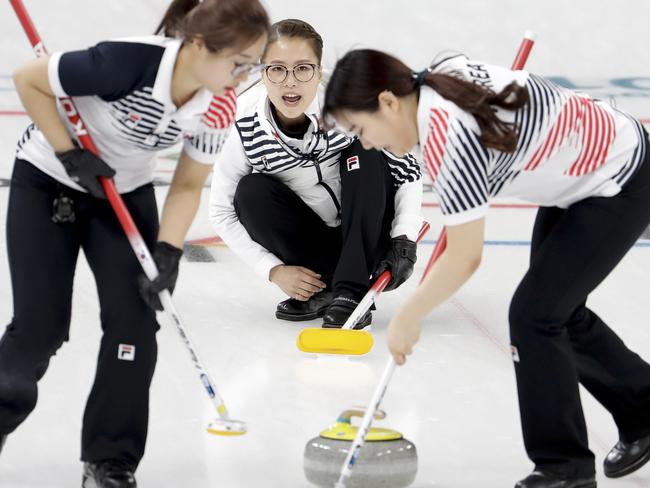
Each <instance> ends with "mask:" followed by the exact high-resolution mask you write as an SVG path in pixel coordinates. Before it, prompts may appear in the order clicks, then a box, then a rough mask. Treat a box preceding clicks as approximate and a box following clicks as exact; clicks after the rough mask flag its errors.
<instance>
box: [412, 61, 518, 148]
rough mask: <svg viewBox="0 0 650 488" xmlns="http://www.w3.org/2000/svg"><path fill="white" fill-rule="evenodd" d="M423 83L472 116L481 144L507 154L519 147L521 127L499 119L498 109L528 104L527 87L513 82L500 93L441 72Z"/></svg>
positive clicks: (514, 108) (514, 107) (427, 78)
mask: <svg viewBox="0 0 650 488" xmlns="http://www.w3.org/2000/svg"><path fill="white" fill-rule="evenodd" d="M422 84H424V85H427V86H429V87H431V88H433V89H434V90H435V91H436V92H437V93H438V94H440V95H441V96H442V97H444V98H446V99H447V100H449V101H451V102H454V103H455V104H456V105H458V106H459V107H460V108H462V109H463V110H464V111H465V112H468V113H470V114H472V115H473V116H474V118H475V119H476V122H477V123H478V126H479V127H480V129H481V142H482V143H483V145H484V146H485V147H490V148H493V149H496V150H498V151H503V152H512V151H514V150H515V149H516V148H517V137H518V133H517V130H518V128H517V127H516V126H515V124H513V123H511V122H504V121H503V120H501V119H500V118H499V117H497V113H496V110H495V107H499V108H503V109H506V110H517V109H519V108H521V107H523V106H524V105H525V104H526V103H527V102H528V92H527V91H526V89H525V88H522V87H521V86H519V85H518V84H517V83H515V82H512V83H510V84H509V85H508V86H506V87H505V88H504V89H503V90H501V91H500V92H499V93H496V92H494V91H493V90H490V89H487V88H484V87H482V86H480V85H477V84H476V83H472V82H471V81H466V80H462V79H460V78H457V77H455V76H451V75H446V74H438V73H428V74H426V75H425V76H424V79H423V80H422Z"/></svg>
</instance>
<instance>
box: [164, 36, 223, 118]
mask: <svg viewBox="0 0 650 488" xmlns="http://www.w3.org/2000/svg"><path fill="white" fill-rule="evenodd" d="M165 44H166V45H165V52H164V53H163V55H162V58H161V60H160V64H159V66H158V73H157V74H156V80H155V82H154V85H153V89H152V93H151V95H152V97H153V98H155V99H156V100H158V101H159V102H160V103H162V104H163V105H164V107H165V112H167V113H173V112H177V113H178V115H179V116H182V115H183V114H185V113H187V114H196V113H203V112H205V111H206V110H207V109H208V107H209V106H210V102H211V101H212V97H213V94H212V93H211V92H210V91H208V90H207V89H205V88H201V89H200V90H199V91H197V92H196V93H195V94H194V96H193V97H192V98H191V99H190V100H188V101H187V102H186V103H185V104H183V106H181V107H180V108H178V107H176V105H175V104H174V102H173V101H172V77H173V75H174V66H175V65H176V59H177V58H178V53H179V52H180V49H181V46H182V45H183V41H182V40H181V39H168V40H167V42H166V43H165Z"/></svg>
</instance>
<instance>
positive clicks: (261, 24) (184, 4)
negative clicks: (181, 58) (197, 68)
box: [156, 0, 270, 52]
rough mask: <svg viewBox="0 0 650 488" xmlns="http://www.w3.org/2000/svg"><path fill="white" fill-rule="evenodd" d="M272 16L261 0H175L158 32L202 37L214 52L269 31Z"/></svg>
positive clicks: (242, 44) (247, 42)
mask: <svg viewBox="0 0 650 488" xmlns="http://www.w3.org/2000/svg"><path fill="white" fill-rule="evenodd" d="M269 24H270V22H269V16H268V14H267V13H266V10H265V9H264V7H263V6H262V4H261V3H260V2H259V0H202V1H201V0H174V1H173V2H172V3H171V5H170V6H169V8H168V9H167V12H165V15H164V17H163V18H162V20H161V21H160V24H159V25H158V28H157V29H156V34H162V35H165V36H168V37H180V38H182V39H183V40H184V41H186V42H190V41H192V40H193V39H194V38H197V37H199V38H201V39H202V40H203V42H205V46H206V47H207V48H208V50H209V51H211V52H217V51H220V50H222V49H225V48H229V47H230V48H245V47H247V46H248V45H250V44H252V43H253V42H255V40H256V39H258V38H259V37H260V36H261V35H263V34H265V33H267V32H268V29H269Z"/></svg>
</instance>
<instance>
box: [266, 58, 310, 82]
mask: <svg viewBox="0 0 650 488" xmlns="http://www.w3.org/2000/svg"><path fill="white" fill-rule="evenodd" d="M319 68H320V66H318V65H317V64H313V63H301V64H297V65H295V66H294V67H293V68H287V67H286V66H284V65H282V64H269V65H268V66H266V67H265V68H264V72H265V73H266V77H267V78H268V79H269V81H270V82H271V83H273V84H275V85H279V84H280V83H284V81H285V80H286V79H287V77H288V76H289V71H291V73H292V74H293V77H294V78H295V79H296V81H299V82H300V83H307V82H308V81H311V80H312V79H313V78H314V75H315V74H316V70H317V69H319Z"/></svg>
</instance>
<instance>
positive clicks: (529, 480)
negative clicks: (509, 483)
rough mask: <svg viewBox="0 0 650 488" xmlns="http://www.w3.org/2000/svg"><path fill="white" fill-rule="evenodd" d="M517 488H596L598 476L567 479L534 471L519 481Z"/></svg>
mask: <svg viewBox="0 0 650 488" xmlns="http://www.w3.org/2000/svg"><path fill="white" fill-rule="evenodd" d="M515 488H596V476H595V475H592V476H590V477H588V478H567V477H563V476H560V475H558V474H555V473H549V472H546V471H533V472H532V473H531V474H529V475H528V476H527V477H526V478H525V479H523V480H521V481H519V482H518V483H517V484H516V485H515Z"/></svg>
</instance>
